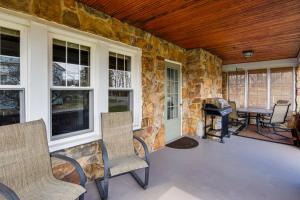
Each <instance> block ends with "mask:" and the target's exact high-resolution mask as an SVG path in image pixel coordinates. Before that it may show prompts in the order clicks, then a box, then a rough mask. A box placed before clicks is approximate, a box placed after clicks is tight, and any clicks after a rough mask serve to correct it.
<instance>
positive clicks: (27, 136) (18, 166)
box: [0, 120, 86, 200]
mask: <svg viewBox="0 0 300 200" xmlns="http://www.w3.org/2000/svg"><path fill="white" fill-rule="evenodd" d="M51 156H52V157H56V158H58V159H62V160H65V161H68V162H69V163H71V164H72V165H73V166H74V167H75V169H76V170H77V172H78V174H79V176H80V185H81V186H80V185H77V184H73V183H68V182H64V181H61V180H57V179H56V178H54V176H53V174H52V167H51V160H50V155H49V151H48V143H47V137H46V128H45V124H44V122H43V120H37V121H32V122H27V123H22V124H14V125H8V126H1V127H0V160H1V162H0V199H1V200H3V199H7V200H19V199H21V200H53V199H55V200H74V199H78V198H79V199H80V200H83V199H84V193H85V188H84V185H85V182H86V177H85V174H84V172H83V170H82V168H81V167H80V165H79V164H78V163H77V162H76V161H75V160H73V159H71V158H69V157H66V156H63V155H59V154H53V155H51Z"/></svg>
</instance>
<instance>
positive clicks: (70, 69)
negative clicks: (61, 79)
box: [67, 64, 79, 86]
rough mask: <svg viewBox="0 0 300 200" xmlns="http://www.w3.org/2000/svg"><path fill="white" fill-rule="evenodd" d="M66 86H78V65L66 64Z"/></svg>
mask: <svg viewBox="0 0 300 200" xmlns="http://www.w3.org/2000/svg"><path fill="white" fill-rule="evenodd" d="M67 80H68V86H79V65H74V64H67Z"/></svg>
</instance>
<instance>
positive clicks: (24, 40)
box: [0, 15, 28, 122]
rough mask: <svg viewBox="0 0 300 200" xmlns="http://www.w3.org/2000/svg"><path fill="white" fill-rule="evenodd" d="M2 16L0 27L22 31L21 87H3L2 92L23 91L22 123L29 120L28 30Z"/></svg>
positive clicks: (0, 87)
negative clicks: (3, 18)
mask: <svg viewBox="0 0 300 200" xmlns="http://www.w3.org/2000/svg"><path fill="white" fill-rule="evenodd" d="M1 17H2V16H1V15H0V26H1V27H5V28H9V29H13V30H18V31H20V84H19V85H1V84H0V90H20V91H22V93H23V94H22V97H23V98H21V99H20V105H21V106H22V109H20V122H25V121H26V119H27V118H28V114H27V112H26V110H27V108H28V105H27V102H28V101H27V98H28V95H27V94H26V93H27V88H28V87H27V70H28V69H27V67H28V28H27V27H26V26H25V25H20V24H16V23H11V22H8V21H6V20H2V18H1Z"/></svg>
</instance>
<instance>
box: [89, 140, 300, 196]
mask: <svg viewBox="0 0 300 200" xmlns="http://www.w3.org/2000/svg"><path fill="white" fill-rule="evenodd" d="M198 140H199V146H198V147H197V148H194V149H189V150H177V149H170V148H167V147H166V148H165V149H163V150H160V151H157V152H154V153H152V154H151V169H150V170H151V171H150V184H149V187H148V189H147V190H143V189H141V188H140V187H139V186H138V185H137V184H136V183H135V181H134V180H133V179H132V177H131V176H130V175H124V176H120V177H116V178H113V179H110V187H109V200H127V199H128V200H142V199H143V200H156V199H157V200H179V199H180V200H182V199H187V200H241V199H243V200H253V199H255V200H282V199H288V200H299V199H300V149H297V148H296V147H293V146H288V145H282V144H276V143H270V142H264V141H258V140H253V139H248V138H242V137H237V136H232V137H231V138H230V139H226V141H225V142H226V143H225V144H220V143H218V142H216V141H212V140H202V139H198ZM87 188H88V193H87V194H86V199H87V200H98V199H100V198H99V195H98V191H97V189H96V186H95V184H93V183H90V184H88V186H87Z"/></svg>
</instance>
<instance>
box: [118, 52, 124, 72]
mask: <svg viewBox="0 0 300 200" xmlns="http://www.w3.org/2000/svg"><path fill="white" fill-rule="evenodd" d="M124 65H125V63H124V55H121V54H118V61H117V69H118V70H122V71H124Z"/></svg>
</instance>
